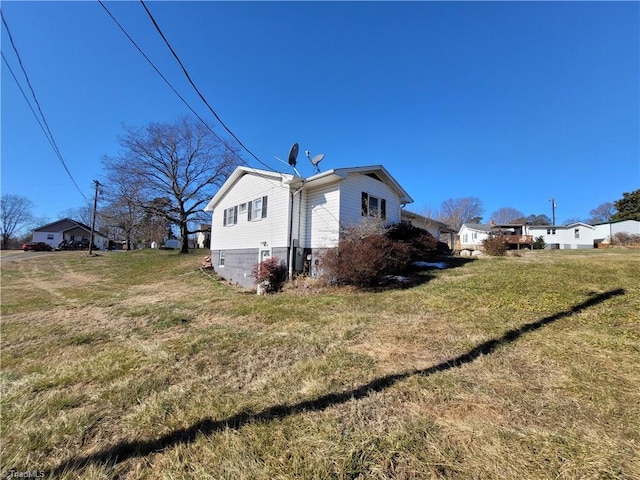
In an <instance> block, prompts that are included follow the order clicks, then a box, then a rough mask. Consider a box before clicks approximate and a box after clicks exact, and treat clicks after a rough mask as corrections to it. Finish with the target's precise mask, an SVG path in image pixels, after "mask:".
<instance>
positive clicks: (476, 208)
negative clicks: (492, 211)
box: [439, 197, 484, 229]
mask: <svg viewBox="0 0 640 480" xmlns="http://www.w3.org/2000/svg"><path fill="white" fill-rule="evenodd" d="M483 212H484V208H483V207H482V200H480V199H479V198H476V197H465V198H450V199H448V200H445V201H444V202H442V205H441V206H440V218H439V220H440V221H441V222H444V223H446V224H447V225H450V226H451V227H453V228H455V229H460V227H462V224H463V223H469V222H478V223H479V222H480V221H481V220H482V213H483Z"/></svg>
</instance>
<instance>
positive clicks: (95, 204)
mask: <svg viewBox="0 0 640 480" xmlns="http://www.w3.org/2000/svg"><path fill="white" fill-rule="evenodd" d="M93 184H94V185H95V187H96V193H95V195H94V197H93V215H92V216H91V238H90V239H89V255H91V254H92V252H93V234H94V232H95V229H96V211H97V210H98V191H99V190H100V187H101V186H102V185H100V182H99V181H97V180H94V181H93Z"/></svg>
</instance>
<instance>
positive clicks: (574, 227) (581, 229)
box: [527, 222, 595, 250]
mask: <svg viewBox="0 0 640 480" xmlns="http://www.w3.org/2000/svg"><path fill="white" fill-rule="evenodd" d="M527 229H528V231H529V235H533V237H534V238H538V237H542V238H543V239H544V241H545V243H546V244H547V248H558V249H560V250H565V249H571V250H576V249H583V248H593V238H594V236H593V233H594V230H595V228H594V227H593V226H592V225H587V224H586V223H582V222H575V223H570V224H568V225H528V226H527Z"/></svg>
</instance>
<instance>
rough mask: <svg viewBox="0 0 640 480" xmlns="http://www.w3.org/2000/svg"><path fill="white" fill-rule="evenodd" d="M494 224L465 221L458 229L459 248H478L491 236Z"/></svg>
mask: <svg viewBox="0 0 640 480" xmlns="http://www.w3.org/2000/svg"><path fill="white" fill-rule="evenodd" d="M491 227H492V225H485V224H481V223H464V224H462V227H460V230H459V231H458V237H459V244H458V248H457V249H459V250H478V249H479V248H480V247H481V246H482V242H483V241H484V240H485V239H487V238H489V234H490V233H491Z"/></svg>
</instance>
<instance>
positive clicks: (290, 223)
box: [288, 179, 304, 281]
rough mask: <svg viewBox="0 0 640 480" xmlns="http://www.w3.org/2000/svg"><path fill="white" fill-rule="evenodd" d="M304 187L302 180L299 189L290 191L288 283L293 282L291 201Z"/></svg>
mask: <svg viewBox="0 0 640 480" xmlns="http://www.w3.org/2000/svg"><path fill="white" fill-rule="evenodd" d="M303 187H304V179H303V180H302V185H301V186H300V188H299V189H298V190H297V191H296V192H294V191H291V208H290V212H289V252H288V253H289V255H288V257H289V268H288V270H289V281H291V280H293V264H294V255H293V252H294V246H293V199H294V197H295V196H296V195H297V194H298V193H300V192H301V191H302V188H303ZM299 203H302V200H300V202H299ZM299 230H300V209H298V231H299ZM298 242H300V235H298Z"/></svg>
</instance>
